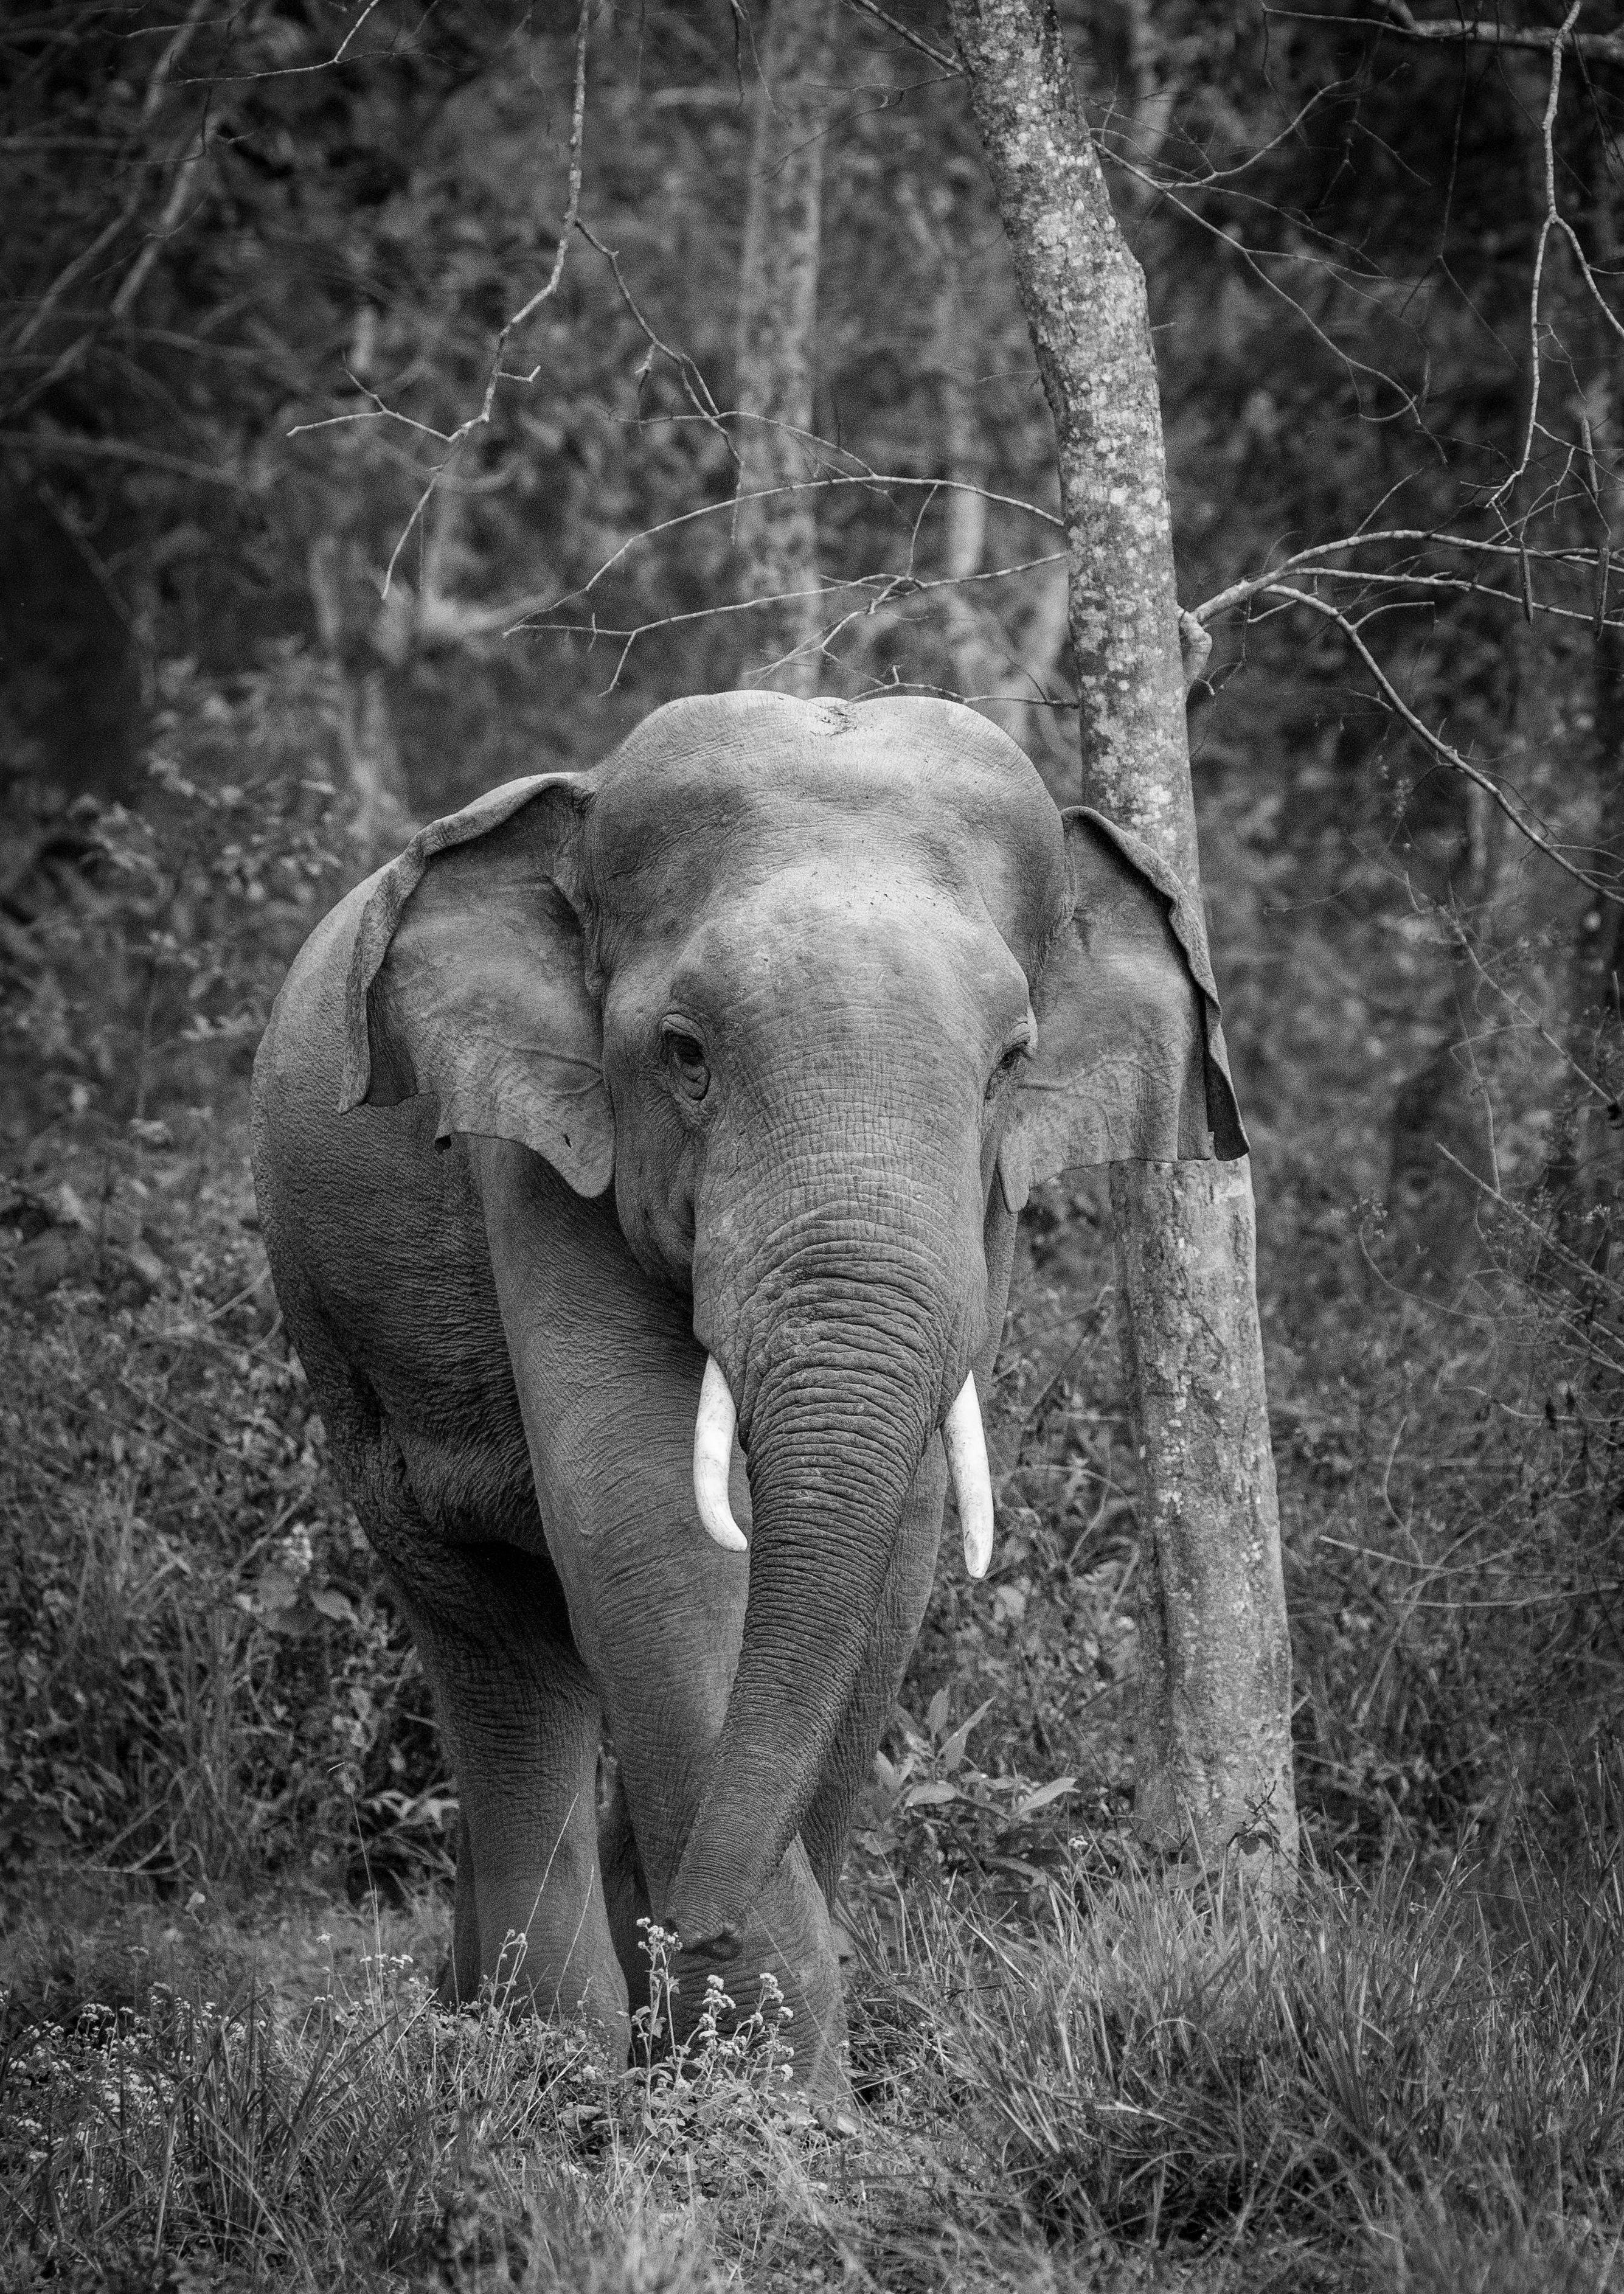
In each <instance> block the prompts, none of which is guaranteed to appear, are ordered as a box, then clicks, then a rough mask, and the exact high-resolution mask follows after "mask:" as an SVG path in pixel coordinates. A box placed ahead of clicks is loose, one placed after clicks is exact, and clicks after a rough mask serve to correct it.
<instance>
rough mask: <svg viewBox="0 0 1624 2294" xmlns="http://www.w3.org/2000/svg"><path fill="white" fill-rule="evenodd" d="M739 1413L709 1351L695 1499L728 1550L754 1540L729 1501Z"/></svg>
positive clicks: (697, 1425) (697, 1423)
mask: <svg viewBox="0 0 1624 2294" xmlns="http://www.w3.org/2000/svg"><path fill="white" fill-rule="evenodd" d="M738 1416H739V1413H738V1411H736V1410H735V1408H734V1406H733V1395H732V1394H731V1392H730V1391H729V1389H728V1385H727V1379H725V1378H724V1377H723V1375H722V1370H721V1365H720V1363H719V1362H718V1361H717V1359H716V1356H715V1355H714V1354H707V1355H706V1356H705V1382H704V1384H703V1385H702V1387H700V1389H699V1416H698V1417H697V1419H695V1420H694V1503H695V1504H696V1505H697V1506H698V1508H699V1517H700V1520H701V1521H702V1523H703V1524H704V1525H705V1529H706V1531H707V1532H708V1533H709V1534H710V1535H711V1537H713V1538H714V1539H715V1540H716V1542H717V1543H718V1544H719V1546H720V1547H721V1548H722V1550H723V1551H724V1552H726V1553H748V1552H749V1550H750V1542H749V1540H748V1539H747V1538H746V1536H745V1534H744V1533H743V1530H742V1529H741V1528H740V1527H739V1525H738V1523H737V1522H736V1521H735V1519H734V1517H733V1508H732V1506H731V1505H730V1504H729V1503H728V1501H727V1472H728V1468H729V1467H730V1466H731V1465H732V1463H733V1429H734V1428H735V1426H736V1425H737V1423H738ZM985 1454H986V1453H985V1452H983V1471H985V1469H986V1468H985ZM983 1566H986V1565H985V1564H983Z"/></svg>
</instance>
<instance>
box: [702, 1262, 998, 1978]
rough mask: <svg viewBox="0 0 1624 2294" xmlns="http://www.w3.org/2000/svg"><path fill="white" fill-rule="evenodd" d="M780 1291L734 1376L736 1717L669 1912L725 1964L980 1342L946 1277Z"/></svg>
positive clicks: (807, 1793)
mask: <svg viewBox="0 0 1624 2294" xmlns="http://www.w3.org/2000/svg"><path fill="white" fill-rule="evenodd" d="M772 1288H773V1289H775V1290H778V1286H777V1285H776V1284H775V1285H773V1286H772ZM778 1297H779V1310H778V1311H777V1312H776V1313H775V1314H773V1316H772V1318H771V1322H770V1323H769V1326H768V1328H767V1330H766V1331H765V1332H764V1333H758V1334H755V1343H754V1344H748V1345H747V1352H748V1360H749V1371H748V1374H747V1375H746V1376H745V1377H744V1378H743V1379H739V1378H738V1377H737V1375H736V1373H735V1379H734V1380H733V1381H731V1383H733V1384H735V1385H743V1387H744V1388H745V1390H746V1393H747V1402H748V1414H747V1420H746V1429H747V1430H746V1452H747V1460H748V1467H749V1474H750V1490H751V1514H752V1517H753V1524H754V1526H753V1531H752V1535H751V1558H750V1593H749V1599H748V1602H747V1606H746V1608H745V1615H744V1628H743V1645H742V1647H741V1651H740V1656H739V1665H738V1671H737V1673H736V1675H735V1680H734V1686H733V1692H732V1696H731V1698H730V1700H729V1703H728V1707H727V1720H726V1721H725V1723H724V1725H723V1729H722V1733H721V1736H720V1737H719V1740H718V1743H717V1745H716V1746H715V1749H714V1751H713V1753H712V1754H711V1762H710V1767H709V1769H708V1771H707V1774H706V1777H705V1782H704V1786H703V1788H702V1794H701V1798H700V1802H699V1806H698V1810H697V1812H696V1814H695V1816H694V1822H693V1825H692V1826H691V1828H690V1831H689V1834H688V1838H687V1841H686V1845H685V1847H684V1851H683V1854H682V1858H681V1860H680V1863H679V1865H678V1871H677V1875H676V1879H675V1882H674V1883H673V1886H672V1890H671V1894H670V1902H669V1906H668V1909H667V1917H668V1919H669V1921H670V1924H671V1925H672V1926H673V1927H674V1928H675V1929H676V1930H677V1932H678V1934H679V1935H680V1937H681V1938H682V1941H683V1944H684V1946H685V1947H686V1948H687V1949H688V1950H690V1951H694V1952H696V1953H698V1954H699V1955H701V1956H714V1957H716V1958H719V1959H725V1958H727V1957H728V1956H731V1952H732V1949H733V1947H734V1944H735V1940H736V1938H737V1936H738V1934H739V1932H740V1931H741V1929H742V1927H743V1922H744V1920H745V1919H746V1917H747V1916H748V1914H749V1912H750V1909H751V1906H752V1904H753V1903H754V1902H755V1900H756V1899H757V1898H758V1897H759V1894H760V1892H761V1891H762V1889H763V1887H764V1886H765V1885H766V1883H767V1881H768V1880H769V1879H770V1878H771V1875H772V1874H773V1872H774V1871H775V1869H776V1867H777V1865H778V1863H779V1860H780V1859H781V1858H782V1857H783V1856H784V1851H785V1850H786V1849H787V1848H788V1846H789V1844H790V1843H791V1841H792V1839H793V1838H794V1836H795V1834H796V1833H797V1831H798V1830H799V1829H800V1826H801V1823H802V1820H803V1818H805V1816H806V1814H807V1811H808V1808H809V1806H810V1805H811V1802H812V1800H813V1798H814V1795H815V1794H816V1790H817V1787H818V1784H819V1781H820V1779H821V1777H822V1775H823V1771H824V1766H825V1763H826V1762H827V1760H828V1757H829V1753H830V1751H831V1748H832V1745H833V1743H834V1738H835V1734H836V1731H837V1730H838V1729H839V1727H840V1721H841V1719H842V1717H843V1715H844V1713H845V1711H846V1707H847V1705H848V1704H849V1701H850V1697H851V1694H852V1690H853V1688H854V1685H855V1683H856V1680H857V1672H858V1668H859V1666H860V1664H861V1663H862V1660H863V1655H864V1652H865V1648H866V1647H867V1643H868V1640H869V1636H870V1633H871V1631H872V1629H873V1623H874V1620H875V1618H876V1615H878V1613H879V1610H880V1607H881V1601H882V1599H883V1598H884V1594H885V1586H886V1579H887V1575H888V1573H889V1568H890V1564H891V1558H892V1554H893V1551H894V1549H895V1545H896V1540H897V1529H898V1525H899V1524H900V1521H901V1517H902V1513H903V1508H904V1505H905V1501H906V1498H907V1494H908V1490H909V1487H910V1485H911V1484H912V1482H913V1480H914V1475H915V1474H916V1473H917V1471H918V1469H919V1465H920V1461H921V1460H922V1457H923V1455H924V1452H925V1446H926V1444H927V1443H928V1442H929V1441H930V1439H931V1437H932V1436H933V1435H934V1433H935V1432H936V1429H937V1428H938V1424H939V1423H940V1422H941V1420H942V1417H943V1414H944V1408H945V1403H946V1401H947V1400H949V1399H951V1398H952V1397H953V1396H954V1395H957V1394H958V1392H959V1391H960V1388H961V1387H962V1383H963V1379H964V1364H965V1362H966V1359H967V1349H968V1344H969V1343H970V1340H971V1338H973V1336H974V1333H972V1332H971V1331H970V1330H968V1329H967V1328H966V1322H967V1317H966V1314H965V1313H964V1311H963V1308H962V1304H961V1303H960V1302H959V1301H958V1300H950V1299H948V1298H946V1297H943V1296H942V1293H941V1286H940V1276H939V1273H938V1275H937V1276H936V1278H935V1280H934V1281H931V1282H930V1284H929V1285H928V1286H927V1285H926V1283H925V1282H924V1281H920V1282H918V1283H912V1282H899V1281H897V1280H896V1279H895V1270H893V1272H892V1279H890V1280H889V1281H884V1282H882V1283H881V1282H877V1281H874V1280H873V1276H872V1274H869V1275H866V1276H865V1277H863V1278H860V1279H859V1278H856V1277H854V1278H853V1279H852V1280H850V1281H846V1282H840V1281H836V1282H830V1281H821V1282H819V1283H817V1284H816V1286H813V1285H808V1284H805V1283H792V1284H791V1285H789V1286H788V1288H787V1289H784V1290H778ZM791 1300H792V1302H793V1303H792V1306H791V1305H790V1303H789V1302H790V1301H791Z"/></svg>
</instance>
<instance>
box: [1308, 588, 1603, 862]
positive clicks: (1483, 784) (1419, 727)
mask: <svg viewBox="0 0 1624 2294" xmlns="http://www.w3.org/2000/svg"><path fill="white" fill-rule="evenodd" d="M1263 595H1264V596H1267V597H1273V598H1283V599H1285V600H1286V601H1287V603H1288V604H1291V605H1294V606H1307V607H1308V609H1309V611H1310V612H1311V613H1314V614H1320V615H1322V616H1323V617H1324V619H1325V620H1327V621H1328V622H1335V623H1336V627H1337V628H1338V629H1339V630H1341V631H1342V634H1343V636H1344V638H1345V639H1347V641H1348V643H1349V644H1350V645H1351V646H1352V647H1353V650H1354V651H1355V652H1356V653H1357V654H1358V655H1359V657H1360V660H1361V661H1362V662H1363V663H1364V665H1365V667H1366V668H1367V669H1368V671H1369V672H1370V675H1371V676H1372V677H1373V678H1374V679H1375V680H1376V685H1377V687H1379V689H1380V692H1381V695H1382V698H1383V699H1384V701H1385V702H1386V704H1387V705H1388V707H1389V708H1390V709H1391V710H1392V711H1393V714H1394V715H1395V716H1396V717H1399V718H1401V719H1402V720H1403V721H1404V723H1405V724H1406V725H1408V726H1409V729H1410V731H1411V732H1412V733H1414V734H1415V735H1416V736H1417V739H1418V740H1420V741H1422V742H1424V743H1425V745H1426V746H1427V748H1429V749H1430V750H1431V751H1432V752H1433V756H1435V757H1436V758H1437V759H1438V761H1439V762H1440V763H1441V764H1445V765H1448V766H1449V768H1450V769H1451V770H1452V771H1454V772H1458V773H1461V774H1464V775H1465V777H1466V779H1467V780H1469V781H1470V782H1472V783H1473V785H1474V786H1475V787H1477V788H1480V789H1482V792H1483V793H1484V795H1485V796H1487V797H1488V798H1489V799H1490V802H1491V803H1493V804H1495V805H1498V808H1499V809H1500V810H1501V811H1502V812H1503V813H1504V814H1505V816H1506V819H1507V820H1509V821H1510V823H1511V825H1512V826H1513V827H1514V829H1516V830H1517V832H1518V834H1520V835H1523V836H1524V837H1526V838H1527V840H1528V842H1530V843H1531V845H1533V846H1534V847H1535V848H1536V850H1539V851H1540V852H1543V853H1544V854H1545V857H1546V858H1547V860H1551V861H1554V862H1555V865H1556V866H1557V867H1558V868H1560V869H1562V870H1563V873H1564V874H1566V875H1569V876H1571V877H1572V879H1573V881H1574V883H1576V884H1582V885H1583V886H1584V887H1585V890H1586V891H1587V892H1593V893H1595V894H1596V897H1597V898H1598V899H1604V900H1609V901H1611V902H1612V905H1613V906H1614V907H1624V893H1620V892H1615V891H1613V890H1612V887H1611V886H1609V885H1606V884H1604V883H1602V882H1601V881H1600V879H1599V878H1597V877H1596V876H1592V875H1591V874H1589V873H1588V872H1587V870H1586V869H1583V868H1580V867H1578V866H1575V865H1574V863H1573V862H1572V861H1571V860H1570V859H1568V858H1566V857H1565V856H1564V855H1563V853H1561V852H1559V851H1558V850H1557V849H1556V847H1555V845H1554V844H1553V843H1552V842H1550V840H1549V839H1548V838H1547V837H1546V836H1544V835H1543V834H1541V833H1540V831H1539V829H1538V828H1537V827H1535V826H1534V825H1533V824H1532V822H1531V820H1530V818H1528V816H1527V814H1526V812H1525V811H1524V809H1523V806H1522V801H1521V799H1518V800H1517V801H1515V802H1514V801H1513V794H1512V793H1508V792H1507V791H1506V789H1505V788H1503V787H1502V786H1501V785H1500V784H1499V782H1498V781H1497V780H1496V779H1495V778H1494V777H1493V775H1492V774H1491V773H1486V772H1484V770H1483V769H1482V766H1481V765H1474V763H1473V762H1472V761H1471V760H1470V758H1468V757H1463V756H1462V755H1461V753H1460V752H1459V750H1458V749H1456V748H1452V747H1451V746H1450V745H1449V742H1447V741H1446V740H1445V739H1444V738H1443V736H1442V735H1441V734H1440V733H1435V732H1434V731H1433V728H1432V727H1431V726H1430V725H1429V724H1428V723H1427V722H1426V720H1425V718H1424V717H1421V716H1418V715H1417V712H1416V711H1415V710H1413V709H1412V708H1411V707H1410V705H1409V702H1408V701H1406V700H1405V698H1404V696H1403V695H1402V694H1401V692H1400V691H1399V688H1398V687H1397V686H1396V685H1394V683H1393V679H1391V678H1390V677H1389V676H1388V674H1387V672H1386V671H1385V670H1384V668H1383V667H1382V665H1381V663H1380V662H1379V661H1377V659H1376V655H1374V654H1373V653H1372V652H1371V650H1370V648H1369V647H1368V645H1367V644H1366V643H1365V640H1364V639H1363V637H1362V636H1361V635H1360V630H1359V627H1358V624H1357V623H1356V622H1352V621H1350V620H1349V618H1348V616H1347V615H1346V614H1344V613H1343V612H1342V611H1341V610H1340V609H1339V608H1338V607H1337V606H1333V605H1332V604H1331V602H1330V600H1329V599H1328V598H1318V597H1316V596H1315V595H1314V593H1313V591H1312V590H1297V589H1293V588H1292V587H1291V586H1290V585H1289V584H1288V583H1287V582H1269V583H1267V584H1266V585H1265V586H1264V589H1263Z"/></svg>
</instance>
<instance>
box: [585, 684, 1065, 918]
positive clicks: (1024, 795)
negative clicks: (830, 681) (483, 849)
mask: <svg viewBox="0 0 1624 2294" xmlns="http://www.w3.org/2000/svg"><path fill="white" fill-rule="evenodd" d="M587 850H588V860H589V873H590V876H591V879H592V882H593V887H594V891H595V892H596V895H597V903H598V906H599V907H600V909H601V910H602V911H604V912H605V913H606V914H607V915H616V914H617V913H618V914H619V915H623V916H628V917H633V918H637V919H638V920H639V921H642V922H644V923H653V922H654V921H655V920H656V919H657V918H660V917H662V916H663V917H664V918H665V919H666V920H667V921H668V922H669V923H677V922H678V920H680V919H681V918H684V917H686V918H692V917H693V916H694V914H695V913H696V912H697V911H698V910H700V909H702V907H704V906H706V905H707V903H708V901H709V899H711V896H713V895H714V894H715V893H717V892H719V891H744V890H747V889H748V888H749V887H751V885H753V884H757V883H765V882H767V881H769V880H771V879H773V878H775V877H780V876H783V875H785V874H790V873H792V872H797V871H799V870H800V869H801V868H803V867H804V866H806V865H807V864H808V862H809V861H812V860H815V859H817V858H824V859H827V860H829V861H831V862H832V863H837V864H838V865H839V866H842V867H850V866H859V867H866V866H868V865H871V864H872V865H873V866H874V867H876V868H877V869H880V870H881V871H883V870H890V871H893V872H897V874H899V876H900V877H909V876H911V877H913V878H914V881H915V882H916V883H920V884H921V885H929V886H932V887H936V888H938V889H941V890H948V889H950V888H951V889H954V890H956V891H958V892H960V893H961V894H962V893H963V892H965V891H970V890H972V889H973V890H974V891H977V892H978V893H979V895H980V897H981V899H982V900H983V901H985V902H986V904H987V907H989V908H990V909H991V911H992V912H993V914H994V915H995V917H996V918H997V920H998V921H999V923H1000V924H1001V926H1003V927H1004V928H1006V929H1010V930H1011V931H1013V932H1014V933H1015V935H1016V936H1018V937H1021V938H1024V937H1025V936H1026V935H1027V932H1028V931H1033V932H1036V933H1039V934H1041V933H1042V932H1043V931H1046V930H1047V929H1048V928H1049V925H1050V923H1052V920H1053V915H1054V912H1055V911H1056V910H1057V909H1058V907H1059V906H1060V903H1061V900H1062V899H1063V894H1064V886H1065V840H1064V834H1063V831H1062V828H1061V825H1060V814H1059V812H1058V810H1057V809H1056V807H1055V805H1054V802H1053V800H1052V798H1051V797H1050V795H1049V793H1048V791H1047V790H1046V789H1045V788H1044V786H1043V782H1042V780H1041V778H1040V777H1039V776H1038V774H1037V772H1036V770H1035V768H1034V767H1033V765H1032V764H1031V762H1030V761H1029V760H1028V759H1027V757H1026V756H1025V755H1024V754H1023V752H1021V751H1020V750H1019V748H1018V747H1017V746H1016V744H1014V743H1013V742H1012V741H1011V740H1010V739H1009V738H1008V736H1006V735H1004V734H1003V733H1002V732H1000V731H999V730H998V728H996V727H995V726H994V725H990V724H989V723H987V720H985V719H984V718H980V717H978V716H977V715H976V714H975V713H974V712H973V711H971V710H968V709H965V708H962V707H961V706H959V705H958V704H953V703H947V702H936V701H915V700H899V701H887V702H875V703H869V704H863V705H862V706H858V707H853V706H850V705H849V704H844V703H840V702H800V701H794V700H791V699H789V698H788V697H787V696H784V695H780V694H719V695H712V696H701V697H699V698H696V699H694V700H691V701H682V702H672V703H670V704H667V706H666V707H665V708H663V709H661V710H658V711H656V712H655V713H654V716H653V717H651V718H649V719H648V720H646V722H645V723H644V724H643V725H642V726H640V727H639V728H638V729H637V732H636V733H635V734H633V735H632V736H631V738H630V739H629V741H628V742H627V743H626V744H624V745H623V747H622V748H621V750H619V751H618V752H616V754H615V755H614V757H613V758H612V759H611V760H610V761H609V762H608V763H607V765H606V766H605V768H604V770H603V774H602V777H601V778H600V780H599V782H598V785H597V793H596V795H595V797H594V801H593V804H592V808H591V814H590V818H589V826H588V837H587Z"/></svg>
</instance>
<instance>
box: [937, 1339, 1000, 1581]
mask: <svg viewBox="0 0 1624 2294" xmlns="http://www.w3.org/2000/svg"><path fill="white" fill-rule="evenodd" d="M942 1439H943V1441H944V1442H945V1443H946V1445H947V1470H948V1472H949V1473H950V1474H951V1475H952V1476H953V1493H954V1496H955V1497H956V1498H957V1500H958V1501H959V1521H960V1524H961V1525H962V1528H963V1531H964V1566H965V1568H966V1569H967V1570H968V1571H969V1573H970V1575H971V1576H972V1577H985V1576H986V1574H987V1565H988V1563H989V1562H990V1561H991V1560H992V1558H993V1478H992V1476H991V1475H990V1474H989V1473H988V1471H987V1435H986V1432H985V1430H984V1428H983V1427H982V1424H981V1403H980V1398H979V1396H978V1395H977V1393H976V1379H975V1372H974V1371H971V1372H970V1376H969V1377H968V1378H967V1379H965V1381H964V1383H963V1385H962V1387H960V1388H959V1398H958V1400H957V1401H956V1402H955V1403H954V1405H953V1408H952V1409H951V1410H950V1411H948V1412H947V1416H946V1420H945V1422H944V1424H943V1427H942Z"/></svg>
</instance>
